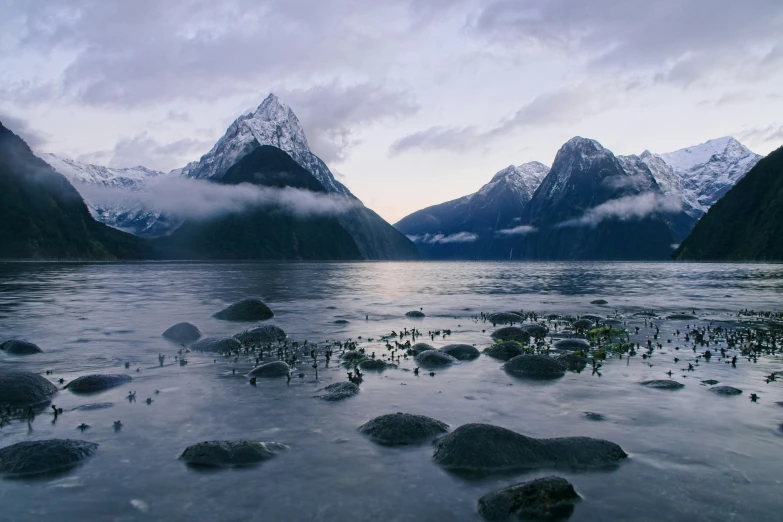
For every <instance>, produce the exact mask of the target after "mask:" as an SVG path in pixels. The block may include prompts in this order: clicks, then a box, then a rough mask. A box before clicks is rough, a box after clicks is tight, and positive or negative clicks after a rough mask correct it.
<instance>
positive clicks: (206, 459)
mask: <svg viewBox="0 0 783 522" xmlns="http://www.w3.org/2000/svg"><path fill="white" fill-rule="evenodd" d="M286 449H288V446H286V445H284V444H279V443H277V442H257V441H252V440H236V441H235V440H210V441H206V442H199V443H198V444H194V445H192V446H188V447H187V448H185V451H183V452H182V455H180V457H179V458H180V459H182V460H184V461H185V462H186V463H187V464H189V465H191V466H210V467H221V466H249V465H251V464H257V463H259V462H263V461H265V460H269V459H271V458H273V457H276V456H277V455H279V454H280V453H282V452H283V451H285V450H286Z"/></svg>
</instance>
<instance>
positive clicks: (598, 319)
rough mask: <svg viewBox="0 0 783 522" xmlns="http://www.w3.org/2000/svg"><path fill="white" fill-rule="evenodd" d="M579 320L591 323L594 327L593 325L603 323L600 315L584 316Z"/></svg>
mask: <svg viewBox="0 0 783 522" xmlns="http://www.w3.org/2000/svg"><path fill="white" fill-rule="evenodd" d="M580 319H586V320H588V321H592V323H593V326H595V323H598V322H601V321H603V319H604V318H603V317H601V316H600V315H594V314H584V315H583V316H582V317H580Z"/></svg>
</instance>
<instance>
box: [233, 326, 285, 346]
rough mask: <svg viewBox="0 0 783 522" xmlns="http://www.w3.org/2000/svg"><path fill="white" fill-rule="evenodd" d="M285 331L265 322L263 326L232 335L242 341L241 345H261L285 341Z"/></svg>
mask: <svg viewBox="0 0 783 522" xmlns="http://www.w3.org/2000/svg"><path fill="white" fill-rule="evenodd" d="M285 338H286V333H285V332H284V331H283V329H282V328H280V327H278V326H274V325H271V324H267V325H264V326H257V327H255V328H251V329H250V330H245V331H244V332H239V333H238V334H236V335H235V336H234V339H236V340H237V341H239V342H240V343H242V344H243V345H246V346H248V345H263V344H272V343H276V342H280V341H285Z"/></svg>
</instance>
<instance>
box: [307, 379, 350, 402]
mask: <svg viewBox="0 0 783 522" xmlns="http://www.w3.org/2000/svg"><path fill="white" fill-rule="evenodd" d="M324 391H325V392H326V393H324V394H323V395H318V396H317V397H318V398H319V399H321V400H322V401H329V402H335V401H341V400H343V399H347V398H349V397H353V396H354V395H356V394H357V393H359V386H358V385H356V384H354V383H352V382H336V383H334V384H330V385H329V386H327V387H326V388H324Z"/></svg>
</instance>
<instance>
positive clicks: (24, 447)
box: [0, 439, 98, 477]
mask: <svg viewBox="0 0 783 522" xmlns="http://www.w3.org/2000/svg"><path fill="white" fill-rule="evenodd" d="M97 449H98V444H96V443H94V442H86V441H83V440H70V439H50V440H36V441H24V442H17V443H16V444H12V445H10V446H6V447H5V448H2V449H0V473H2V474H3V475H5V476H7V477H24V476H32V475H42V474H46V473H56V472H63V471H67V470H69V469H71V468H73V467H74V466H76V465H78V464H79V463H81V462H82V461H84V460H85V459H86V458H87V457H89V456H90V455H92V454H93V453H95V451H96V450H97Z"/></svg>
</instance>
